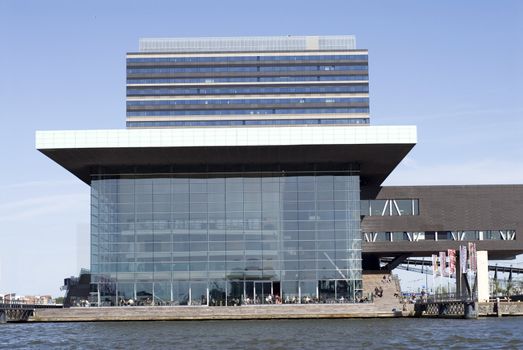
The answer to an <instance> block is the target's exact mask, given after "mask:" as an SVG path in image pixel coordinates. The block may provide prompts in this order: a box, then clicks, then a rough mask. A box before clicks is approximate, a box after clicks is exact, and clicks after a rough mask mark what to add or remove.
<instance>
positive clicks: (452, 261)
mask: <svg viewBox="0 0 523 350" xmlns="http://www.w3.org/2000/svg"><path fill="white" fill-rule="evenodd" d="M447 254H448V256H449V275H453V274H455V273H456V250H455V249H449V250H448V252H447Z"/></svg>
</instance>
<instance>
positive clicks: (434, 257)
mask: <svg viewBox="0 0 523 350" xmlns="http://www.w3.org/2000/svg"><path fill="white" fill-rule="evenodd" d="M432 275H433V276H438V275H439V267H438V256H437V255H436V254H432Z"/></svg>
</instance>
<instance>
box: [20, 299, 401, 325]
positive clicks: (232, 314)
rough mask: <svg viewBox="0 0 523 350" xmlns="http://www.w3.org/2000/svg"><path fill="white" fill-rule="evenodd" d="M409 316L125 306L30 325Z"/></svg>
mask: <svg viewBox="0 0 523 350" xmlns="http://www.w3.org/2000/svg"><path fill="white" fill-rule="evenodd" d="M403 316H408V313H404V312H401V311H392V310H391V309H389V310H384V308H383V307H382V306H378V305H374V304H372V303H368V304H314V305H256V306H251V305H249V306H220V307H213V306H171V307H169V306H126V307H90V308H89V307H87V308H75V307H73V308H66V309H47V310H35V312H34V314H33V316H32V317H31V318H30V319H29V321H30V322H96V321H182V320H184V321H187V320H267V319H311V318H313V319H322V318H325V319H327V318H331V319H332V318H381V317H403Z"/></svg>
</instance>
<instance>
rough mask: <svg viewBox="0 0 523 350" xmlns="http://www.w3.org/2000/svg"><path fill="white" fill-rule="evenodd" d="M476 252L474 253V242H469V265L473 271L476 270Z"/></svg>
mask: <svg viewBox="0 0 523 350" xmlns="http://www.w3.org/2000/svg"><path fill="white" fill-rule="evenodd" d="M477 258H478V257H477V254H476V243H474V242H469V266H470V269H471V270H472V271H474V272H476V271H477V269H478V268H477Z"/></svg>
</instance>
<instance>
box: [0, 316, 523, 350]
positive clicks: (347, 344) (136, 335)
mask: <svg viewBox="0 0 523 350" xmlns="http://www.w3.org/2000/svg"><path fill="white" fill-rule="evenodd" d="M0 348H2V349H3V348H5V349H24V348H35V349H96V348H104V349H106V348H111V349H191V350H193V349H216V350H220V349H320V350H327V349H523V317H519V318H509V317H505V318H500V319H498V318H488V319H479V320H451V319H440V320H438V319H413V318H411V319H368V320H350V319H349V320H278V321H172V322H100V323H35V324H29V323H26V324H4V325H0Z"/></svg>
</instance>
